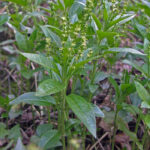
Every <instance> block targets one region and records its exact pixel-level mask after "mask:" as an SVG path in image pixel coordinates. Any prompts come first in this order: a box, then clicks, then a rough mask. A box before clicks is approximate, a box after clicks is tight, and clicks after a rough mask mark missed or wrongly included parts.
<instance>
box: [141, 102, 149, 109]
mask: <svg viewBox="0 0 150 150" xmlns="http://www.w3.org/2000/svg"><path fill="white" fill-rule="evenodd" d="M141 108H147V109H150V104H148V103H147V102H145V101H143V102H142V103H141Z"/></svg>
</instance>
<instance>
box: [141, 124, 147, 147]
mask: <svg viewBox="0 0 150 150" xmlns="http://www.w3.org/2000/svg"><path fill="white" fill-rule="evenodd" d="M147 132H148V127H146V130H145V132H144V135H143V137H142V145H143V149H144V148H145V147H144V145H145V141H146V137H147V134H148V133H147Z"/></svg>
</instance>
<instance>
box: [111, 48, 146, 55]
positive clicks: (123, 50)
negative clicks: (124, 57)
mask: <svg viewBox="0 0 150 150" xmlns="http://www.w3.org/2000/svg"><path fill="white" fill-rule="evenodd" d="M108 52H123V53H131V54H135V55H146V54H143V53H141V52H140V51H138V50H135V49H133V48H110V49H109V50H108Z"/></svg>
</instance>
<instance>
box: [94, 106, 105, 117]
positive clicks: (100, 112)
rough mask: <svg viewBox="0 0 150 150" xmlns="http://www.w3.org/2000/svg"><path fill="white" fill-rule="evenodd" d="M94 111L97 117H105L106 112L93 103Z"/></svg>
mask: <svg viewBox="0 0 150 150" xmlns="http://www.w3.org/2000/svg"><path fill="white" fill-rule="evenodd" d="M93 109H94V113H95V116H96V117H102V118H104V116H105V115H104V113H103V112H102V111H101V109H100V108H99V107H98V106H97V105H95V104H94V105H93Z"/></svg>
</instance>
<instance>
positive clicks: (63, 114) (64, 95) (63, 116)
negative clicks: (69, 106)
mask: <svg viewBox="0 0 150 150" xmlns="http://www.w3.org/2000/svg"><path fill="white" fill-rule="evenodd" d="M62 97H63V99H62V106H61V110H62V112H61V135H62V144H63V150H66V140H65V101H66V100H65V99H66V90H63V92H62Z"/></svg>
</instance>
